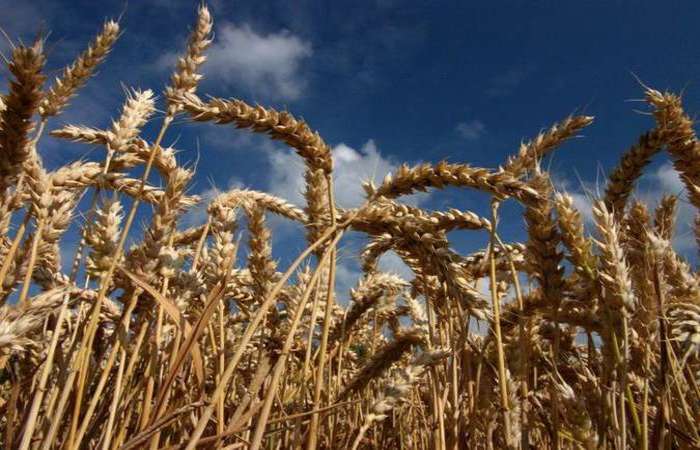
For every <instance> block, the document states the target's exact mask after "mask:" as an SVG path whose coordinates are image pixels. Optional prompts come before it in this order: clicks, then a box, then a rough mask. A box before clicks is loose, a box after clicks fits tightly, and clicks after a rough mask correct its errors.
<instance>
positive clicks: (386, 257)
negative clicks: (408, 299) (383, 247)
mask: <svg viewBox="0 0 700 450" xmlns="http://www.w3.org/2000/svg"><path fill="white" fill-rule="evenodd" d="M378 265H379V270H381V271H382V272H389V273H394V274H396V275H398V276H400V277H401V278H403V279H404V280H406V281H411V280H412V279H413V278H414V276H415V275H414V273H413V271H412V270H411V269H410V267H408V266H407V265H406V264H405V263H404V262H403V260H402V259H401V257H400V256H399V255H397V254H396V252H394V251H393V250H389V251H388V252H386V253H384V254H383V255H382V256H381V257H380V258H379V264H378Z"/></svg>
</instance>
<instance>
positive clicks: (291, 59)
mask: <svg viewBox="0 0 700 450" xmlns="http://www.w3.org/2000/svg"><path fill="white" fill-rule="evenodd" d="M312 53H313V50H312V47H311V43H310V42H308V41H305V40H303V39H302V38H300V37H299V36H297V35H294V34H292V33H291V32H289V31H287V30H281V31H278V32H275V33H269V34H262V33H258V32H257V31H255V30H253V28H252V27H251V26H250V25H248V24H243V25H240V26H239V25H235V24H232V23H224V24H223V25H222V26H220V27H219V28H218V29H217V32H216V39H215V41H214V44H213V45H212V46H211V48H209V50H208V51H207V62H206V63H205V65H204V68H203V72H204V75H205V76H206V78H207V79H210V80H213V81H216V82H218V83H223V84H225V85H235V86H236V87H238V88H241V89H247V90H250V91H252V93H253V94H255V95H261V96H264V97H266V98H273V99H282V100H295V99H297V98H299V97H300V96H301V94H302V92H303V90H304V87H305V86H306V79H305V77H304V75H303V73H302V70H301V69H302V63H303V62H304V61H305V60H306V59H308V58H309V57H310V56H311V55H312ZM177 56H178V55H177V54H175V53H168V54H166V55H164V56H162V57H161V58H160V60H159V61H158V63H157V66H158V67H159V68H161V69H163V68H166V67H167V68H168V69H172V67H173V66H174V64H175V61H176V59H177Z"/></svg>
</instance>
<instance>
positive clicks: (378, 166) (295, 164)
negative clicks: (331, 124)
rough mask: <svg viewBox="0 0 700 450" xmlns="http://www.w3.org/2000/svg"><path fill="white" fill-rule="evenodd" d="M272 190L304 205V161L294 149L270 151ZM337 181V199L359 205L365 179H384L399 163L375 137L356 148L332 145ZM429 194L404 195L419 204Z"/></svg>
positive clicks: (270, 186) (346, 206)
mask: <svg viewBox="0 0 700 450" xmlns="http://www.w3.org/2000/svg"><path fill="white" fill-rule="evenodd" d="M268 154H269V158H270V160H269V161H270V164H271V173H270V177H269V180H270V185H269V188H268V189H269V191H270V192H271V193H272V194H274V195H277V196H280V197H282V198H285V199H287V200H289V201H291V202H292V203H294V204H296V205H303V204H304V194H303V193H304V188H305V183H304V164H303V162H302V160H301V159H300V158H299V157H298V156H297V155H296V154H294V153H293V152H291V151H280V150H276V151H271V152H269V153H268ZM333 160H334V184H335V197H336V202H337V204H338V205H339V206H341V207H343V208H350V207H357V206H360V205H361V204H362V202H363V201H364V199H365V192H364V190H363V189H362V183H363V182H364V181H366V180H374V181H375V182H376V181H379V182H381V180H382V179H383V178H384V176H385V175H387V174H388V173H390V172H394V171H395V170H396V169H397V167H398V164H397V163H395V162H394V161H392V160H391V159H390V158H386V157H384V156H382V154H381V153H380V152H379V150H378V149H377V146H376V144H375V143H374V141H373V140H371V139H370V140H369V141H367V142H366V143H365V144H364V145H363V146H362V148H360V149H359V150H356V149H354V148H352V147H350V146H348V145H346V144H342V143H341V144H338V145H336V146H335V147H334V148H333ZM427 197H428V194H426V193H420V194H416V195H411V196H408V197H404V198H402V201H405V202H406V203H412V204H418V203H420V202H422V201H424V200H425V199H427Z"/></svg>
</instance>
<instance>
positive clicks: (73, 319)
mask: <svg viewBox="0 0 700 450" xmlns="http://www.w3.org/2000/svg"><path fill="white" fill-rule="evenodd" d="M212 30H213V22H212V18H211V16H210V14H209V12H208V10H207V9H206V7H204V6H202V7H201V8H200V9H199V11H198V19H197V21H196V24H195V26H194V29H193V32H192V35H191V37H190V40H189V43H188V46H187V51H186V54H185V55H184V56H183V57H182V58H181V59H179V61H178V64H177V69H176V72H175V74H173V76H172V78H171V84H170V86H168V87H166V89H165V91H164V92H165V95H164V96H163V97H162V101H164V102H165V104H164V105H163V106H162V107H160V109H161V110H163V111H165V115H164V116H163V118H162V126H161V128H160V131H159V133H158V136H157V138H156V139H155V140H154V141H152V142H151V141H148V140H147V139H145V138H142V137H140V136H141V131H140V129H141V127H142V126H143V125H144V124H145V122H146V121H147V120H149V118H151V116H152V114H153V113H154V111H155V110H156V99H155V97H154V95H153V93H152V92H151V91H143V92H141V91H133V92H129V93H128V95H127V98H126V100H125V104H124V108H123V111H122V113H121V116H120V117H119V118H118V119H116V120H115V121H114V122H113V125H112V127H111V128H110V129H106V130H99V129H95V128H91V127H89V126H82V125H81V126H74V125H68V126H64V127H63V128H61V129H57V130H51V131H50V132H49V135H50V137H49V138H57V139H69V140H72V141H76V142H82V143H85V144H89V145H92V146H99V147H103V148H104V159H102V160H100V161H78V162H75V163H73V164H70V165H67V166H65V167H62V168H59V169H57V170H55V171H52V172H49V171H47V170H45V169H44V167H43V164H42V159H41V157H40V155H39V153H38V152H37V145H40V144H41V138H42V136H43V135H44V134H45V133H44V130H45V127H46V124H47V119H48V118H49V117H53V116H59V115H60V114H61V113H62V111H63V110H64V108H65V107H67V104H68V101H69V99H70V98H71V97H73V96H75V95H77V92H78V90H79V89H80V88H81V87H82V86H83V85H84V84H85V83H86V82H87V81H88V78H89V77H90V75H91V73H93V71H94V70H95V69H96V68H97V66H98V65H99V64H100V63H101V62H102V61H103V60H104V59H105V57H106V56H107V54H108V53H109V51H110V49H111V47H112V45H113V44H114V42H115V41H116V39H117V38H118V36H119V26H118V24H117V23H115V22H112V21H109V22H106V23H105V25H104V27H103V30H102V31H101V32H100V34H99V35H98V36H97V38H96V39H95V40H94V42H93V43H91V44H90V46H89V47H88V49H87V50H86V51H85V52H83V54H81V55H80V56H79V57H78V58H77V59H76V61H75V62H74V63H73V64H71V65H70V66H69V67H67V68H66V69H65V70H64V71H63V72H62V76H61V78H59V79H57V80H55V82H54V83H53V86H52V87H50V88H46V87H44V86H43V83H44V81H45V76H44V75H43V72H42V70H43V64H44V61H45V58H44V54H43V48H42V42H40V41H37V42H36V43H35V44H33V45H32V46H22V45H18V46H17V47H16V48H15V49H14V51H13V53H12V55H11V61H10V62H9V71H10V73H11V77H12V79H11V80H10V83H9V89H8V91H7V93H6V94H4V95H2V96H1V97H0V255H1V256H2V258H1V262H2V266H1V267H0V289H1V290H0V413H1V414H0V431H1V433H0V436H1V439H2V442H0V447H2V448H7V449H11V448H18V449H21V450H27V449H41V450H49V449H66V450H70V449H78V448H100V449H104V450H110V449H130V448H149V449H159V448H167V449H187V450H191V449H194V448H216V449H224V448H225V449H234V448H251V449H259V448H263V447H264V448H269V449H277V448H305V449H315V448H352V449H360V448H387V449H389V448H391V449H394V448H396V449H398V448H425V449H456V448H487V449H488V448H513V449H515V448H519V449H526V448H554V449H563V448H567V449H568V448H571V449H593V448H605V449H623V448H627V447H633V448H642V449H650V448H653V449H671V448H679V449H682V448H699V447H700V434H699V432H700V430H699V428H700V425H699V424H698V417H700V388H699V386H698V380H697V378H698V376H700V276H699V275H698V273H697V272H696V271H695V270H694V269H693V268H691V266H690V264H689V263H688V262H687V261H685V260H684V259H683V258H682V257H681V256H680V255H678V254H677V253H676V252H675V251H674V249H673V247H672V246H671V245H670V243H669V242H670V241H671V240H672V239H673V236H674V229H675V226H676V224H675V216H676V210H677V201H678V199H677V198H676V197H673V196H668V197H665V198H664V199H663V200H662V202H661V204H660V205H659V206H658V208H656V211H655V212H654V214H653V220H652V215H651V214H650V213H649V211H648V209H647V208H646V207H645V205H643V204H641V203H638V202H630V197H631V193H632V192H633V189H634V184H635V181H636V180H637V179H638V178H639V177H640V176H641V174H642V172H643V170H644V167H645V166H646V165H647V164H648V162H649V160H650V158H651V157H652V156H653V155H655V154H656V153H657V152H660V151H662V150H666V151H668V154H669V155H670V157H671V159H672V161H673V164H674V167H675V169H676V170H677V171H678V172H679V173H680V175H681V177H682V180H683V182H684V183H685V186H686V188H687V191H688V197H689V200H690V202H691V203H692V205H694V206H695V207H700V141H698V139H697V137H696V135H695V132H694V131H693V127H692V126H693V122H692V120H691V119H690V118H689V116H688V115H687V114H686V113H685V112H684V110H683V108H682V102H681V98H680V97H678V96H675V95H672V94H668V93H661V92H658V91H655V90H652V89H647V90H646V99H647V101H648V104H649V106H650V109H651V112H652V114H653V117H654V123H653V124H651V125H652V127H651V129H650V131H648V132H647V133H645V134H643V135H642V136H641V137H640V138H639V139H638V141H637V143H636V144H635V145H634V146H632V147H631V148H630V149H629V150H628V151H627V152H626V153H625V154H624V155H623V156H622V159H621V161H620V164H619V167H618V168H617V169H615V170H614V171H613V172H612V173H611V175H610V179H609V182H608V185H607V189H606V191H605V196H604V198H602V199H598V200H596V201H595V204H594V209H593V211H594V218H595V227H594V228H595V229H594V230H592V231H591V232H590V234H589V233H588V232H587V231H586V229H585V227H584V223H583V220H582V216H581V213H580V212H579V211H577V209H576V208H575V206H574V202H573V199H572V197H571V196H569V195H567V194H566V193H562V192H555V190H554V188H553V186H552V185H551V182H550V180H549V176H548V174H547V173H546V172H544V171H542V170H541V169H540V167H539V161H540V160H541V158H542V157H543V156H545V155H546V154H548V153H549V152H551V151H553V150H554V149H555V148H556V147H558V146H559V145H561V144H562V143H563V142H564V141H565V140H566V139H568V138H570V137H572V136H575V135H576V134H577V133H578V132H579V131H580V130H581V129H583V128H584V127H586V126H587V125H589V124H590V123H591V122H592V118H590V117H583V116H579V117H569V118H566V119H565V120H564V121H562V122H561V123H560V124H557V125H555V126H554V127H552V128H551V129H550V130H548V131H546V132H543V133H540V134H539V135H538V136H537V137H536V138H535V139H533V140H532V141H530V142H526V143H524V144H522V146H521V148H520V149H519V151H518V152H517V153H516V154H515V155H514V156H512V157H510V158H508V159H507V160H506V161H504V163H503V165H502V166H500V167H498V168H495V169H488V168H479V167H472V166H469V165H467V164H455V163H447V162H439V163H437V164H434V165H433V164H421V165H418V166H416V167H409V166H402V167H401V168H399V169H398V170H397V172H396V173H394V174H391V175H387V176H386V178H385V179H384V180H383V182H382V183H380V184H379V185H378V186H374V185H372V184H367V185H366V186H365V190H366V193H367V198H366V202H365V203H364V204H363V205H362V206H360V207H358V208H356V209H351V210H341V209H339V208H337V207H336V205H335V201H334V192H333V181H332V180H333V177H332V174H333V155H332V152H331V148H330V147H329V146H328V145H327V144H326V142H325V141H324V140H323V138H322V137H321V136H320V135H319V134H318V133H316V132H315V131H314V130H313V129H312V128H311V127H310V126H309V125H308V124H307V123H305V122H304V121H301V120H299V119H297V118H295V117H294V116H293V115H292V114H290V113H289V112H286V111H285V112H280V111H275V110H274V109H272V108H266V107H262V106H251V105H248V104H247V103H245V102H243V101H242V100H238V99H219V98H208V99H207V100H202V99H203V98H205V97H204V96H201V97H200V96H198V94H197V93H196V89H197V84H198V81H199V80H200V79H201V78H202V75H201V73H200V70H199V68H200V66H201V64H202V63H203V62H204V61H205V59H206V56H205V51H206V48H207V47H208V45H209V44H210V42H211V36H212ZM176 116H181V117H185V118H189V119H191V120H192V121H197V122H200V121H210V122H215V123H218V124H222V125H224V126H226V125H229V124H230V125H233V126H231V127H230V128H231V132H232V133H233V132H237V131H235V130H234V129H233V128H234V127H237V128H243V129H245V130H247V131H251V132H255V133H262V134H266V135H267V136H269V137H270V138H271V139H276V140H279V141H282V142H284V143H286V144H287V145H289V146H290V147H292V148H294V149H295V150H296V151H297V153H298V154H299V156H300V157H301V158H302V159H303V160H304V162H305V164H306V176H305V180H306V183H307V186H306V191H305V198H306V205H303V206H295V205H291V204H289V203H288V202H287V201H285V200H284V199H280V198H276V197H274V196H272V195H269V194H266V193H263V192H256V191H250V190H231V191H229V192H224V193H222V194H221V195H219V196H218V197H217V198H215V199H214V200H213V201H211V203H210V204H209V205H208V208H207V213H208V214H207V220H206V223H205V224H204V225H201V226H197V227H194V228H191V229H187V230H182V229H180V228H178V223H179V221H180V219H181V218H182V216H183V214H184V213H185V212H186V211H187V210H188V209H189V208H191V207H192V206H194V205H195V204H197V202H199V199H198V198H196V197H194V196H190V195H188V194H187V190H188V183H189V181H190V180H191V178H192V177H193V175H194V173H193V171H192V170H191V169H189V168H187V167H186V166H183V165H181V164H180V162H179V161H178V160H177V159H176V158H175V156H174V155H175V151H174V150H173V149H170V148H163V147H161V142H162V140H163V138H164V136H165V135H166V132H167V131H168V130H169V128H170V126H171V125H172V123H173V119H174V118H175V117H176ZM245 130H244V131H238V132H247V131H245ZM44 138H47V137H46V136H44ZM132 173H137V174H138V175H137V176H136V177H134V175H132ZM157 186H161V187H157ZM446 186H456V187H466V188H470V189H476V190H479V191H482V192H484V193H486V194H488V195H489V196H491V198H492V203H491V211H492V214H491V216H490V217H480V216H479V215H477V214H475V213H473V212H471V211H460V210H454V209H451V210H448V211H427V210H423V209H420V208H416V207H412V206H408V205H405V204H402V203H401V202H400V199H401V197H403V196H405V195H408V194H411V193H414V192H416V191H422V190H426V189H441V188H443V187H446ZM83 195H87V196H88V197H87V198H89V199H91V201H90V202H89V206H88V207H87V209H86V210H82V211H77V210H76V208H77V205H78V204H79V202H78V201H77V200H78V199H79V198H80V197H81V196H83ZM503 202H518V203H520V204H521V205H522V208H523V211H524V212H523V217H524V223H525V227H526V230H525V232H526V233H527V236H528V238H527V240H526V242H523V243H508V244H506V243H504V242H503V241H502V240H501V237H500V236H499V233H498V219H499V218H498V210H499V206H500V204H501V203H503ZM142 203H148V204H150V207H151V208H150V210H151V211H152V214H151V216H150V219H149V220H150V222H149V223H147V225H146V228H145V231H144V234H143V238H142V240H141V241H140V242H138V243H137V245H134V246H132V247H131V248H129V249H127V248H125V246H124V244H125V240H126V237H127V235H128V234H129V232H130V231H131V229H132V228H133V222H134V218H135V215H136V213H137V211H138V210H139V208H140V206H141V204H142ZM123 204H126V205H130V207H129V208H128V210H125V209H124V208H123V206H122V205H123ZM270 213H273V214H277V215H279V216H281V217H283V218H285V219H286V220H290V221H294V222H298V223H299V224H301V225H302V226H303V227H304V228H305V229H306V237H307V239H308V247H307V248H306V250H304V251H303V252H302V254H300V255H299V257H298V258H297V259H296V260H295V261H294V262H293V263H292V264H291V265H290V266H288V267H286V268H283V269H280V268H278V265H277V262H276V261H275V260H274V259H273V257H272V248H271V239H272V232H271V230H270V228H269V227H268V225H267V224H266V220H267V217H268V215H269V214H270ZM79 214H80V215H81V216H83V217H86V218H87V219H88V220H86V221H82V220H78V217H79ZM241 216H245V218H246V220H245V221H244V222H243V223H245V224H246V227H247V229H246V230H245V232H244V233H243V234H244V236H246V238H247V239H248V248H249V251H248V253H247V256H246V257H245V258H242V257H241V258H239V257H238V255H237V253H238V247H239V239H238V237H237V236H238V232H237V227H238V220H239V217H241ZM71 223H77V224H78V226H79V227H80V229H81V233H82V242H81V244H80V247H79V250H78V252H77V253H76V255H75V258H74V260H73V262H72V265H71V266H70V267H71V270H70V272H69V273H63V272H62V271H61V264H60V254H61V251H60V242H61V237H62V236H63V235H64V233H66V231H67V230H68V228H69V226H70V225H71ZM697 224H700V221H698V222H697ZM453 230H467V231H469V232H473V233H480V236H481V238H482V239H483V242H484V249H483V250H482V251H479V252H476V253H474V254H470V255H462V254H459V253H457V252H455V251H454V250H453V249H451V248H450V242H449V240H448V235H447V233H448V232H450V231H453ZM347 231H359V232H361V233H364V234H366V235H367V236H368V244H367V246H366V248H365V249H364V251H363V252H362V268H363V272H364V273H363V275H362V277H361V279H360V280H358V284H357V287H356V288H355V289H353V290H352V291H351V292H350V298H351V300H350V303H349V304H348V305H342V304H340V303H339V302H338V297H339V296H340V294H339V293H337V292H336V287H335V274H336V264H337V254H336V251H337V247H338V245H339V242H341V239H342V237H343V234H344V233H345V232H347ZM695 231H696V234H697V235H698V237H699V238H700V225H698V226H696V229H695ZM388 251H393V252H395V253H396V254H398V255H399V256H400V257H401V258H402V260H403V261H404V262H405V263H406V265H407V266H408V267H410V268H411V269H412V271H413V275H412V278H411V279H406V280H404V279H401V278H400V277H398V276H396V275H394V274H388V273H382V272H381V271H379V269H378V265H377V261H378V259H379V257H380V256H381V255H382V254H384V253H386V252H388ZM485 279H486V280H487V281H488V283H489V294H488V296H487V297H484V294H483V292H484V291H483V289H480V286H479V283H483V282H484V280H485ZM526 279H527V280H529V282H528V283H527V285H524V284H523V281H524V280H526ZM11 299H12V300H11ZM15 299H16V300H15ZM484 325H486V326H485V327H484Z"/></svg>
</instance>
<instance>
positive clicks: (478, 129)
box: [455, 120, 486, 141]
mask: <svg viewBox="0 0 700 450" xmlns="http://www.w3.org/2000/svg"><path fill="white" fill-rule="evenodd" d="M455 130H456V131H457V133H458V134H459V135H460V136H461V137H462V138H464V139H467V140H470V141H474V140H477V139H479V138H480V137H481V136H482V135H483V134H484V133H485V132H486V126H485V125H484V123H483V122H482V121H480V120H470V121H468V122H460V123H458V124H457V126H456V127H455Z"/></svg>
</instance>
